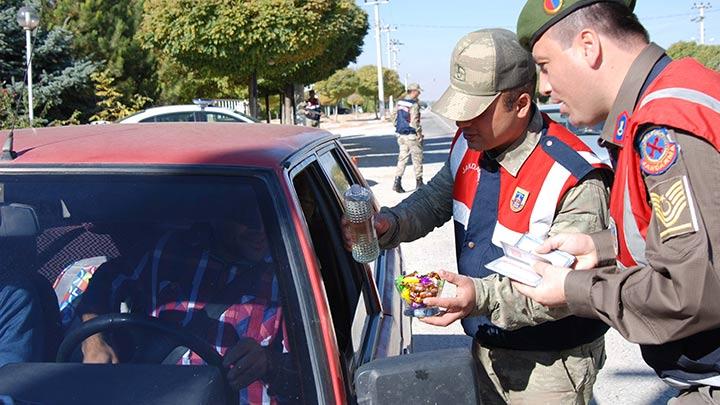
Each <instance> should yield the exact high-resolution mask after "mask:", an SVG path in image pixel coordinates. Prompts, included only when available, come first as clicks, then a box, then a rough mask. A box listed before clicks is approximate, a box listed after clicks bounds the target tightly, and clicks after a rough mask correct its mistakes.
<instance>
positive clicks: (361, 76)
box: [356, 65, 405, 107]
mask: <svg viewBox="0 0 720 405" xmlns="http://www.w3.org/2000/svg"><path fill="white" fill-rule="evenodd" d="M356 74H357V78H358V83H359V84H358V88H357V92H358V94H360V95H361V96H363V97H364V98H365V100H368V101H370V100H377V93H378V83H377V68H376V67H375V66H374V65H365V66H363V67H361V68H359V69H358V70H357V72H356ZM383 90H384V93H385V100H384V101H385V102H387V101H388V98H389V97H390V96H393V98H395V99H396V100H397V99H398V98H400V97H402V96H403V95H404V94H405V86H403V84H402V83H401V82H400V76H399V75H398V73H397V72H396V71H394V70H392V69H387V68H383ZM372 106H373V107H375V104H374V103H373V104H372Z"/></svg>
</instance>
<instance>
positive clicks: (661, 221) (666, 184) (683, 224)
mask: <svg viewBox="0 0 720 405" xmlns="http://www.w3.org/2000/svg"><path fill="white" fill-rule="evenodd" d="M650 200H651V202H652V208H653V217H654V218H655V221H656V222H657V226H658V233H659V234H660V239H661V240H662V241H663V242H665V241H667V240H668V239H670V238H673V237H675V236H681V235H685V234H689V233H694V232H697V231H698V230H699V227H698V220H697V213H696V212H695V205H694V204H695V203H694V201H693V196H692V192H691V190H690V185H689V183H688V180H687V176H677V177H672V178H670V179H668V180H665V181H663V182H661V183H658V184H656V185H655V186H654V187H653V188H652V189H650Z"/></svg>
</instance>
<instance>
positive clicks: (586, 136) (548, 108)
mask: <svg viewBox="0 0 720 405" xmlns="http://www.w3.org/2000/svg"><path fill="white" fill-rule="evenodd" d="M538 107H539V108H540V111H541V112H544V113H545V114H547V115H548V116H550V118H551V119H552V120H553V121H555V122H557V123H559V124H562V125H563V126H565V127H566V128H567V129H569V130H570V131H571V132H572V133H574V134H575V135H577V136H578V137H579V138H580V139H581V140H582V141H583V142H585V144H586V145H587V146H589V147H590V149H592V151H593V152H594V153H595V155H597V157H599V158H600V159H601V160H602V161H603V162H604V163H607V164H608V165H610V155H609V154H608V151H607V149H605V148H603V147H602V146H600V144H599V143H598V140H599V139H600V133H602V127H603V125H602V124H599V125H596V126H594V127H576V126H574V125H573V124H571V123H570V121H568V117H567V115H564V114H560V104H545V105H539V106H538Z"/></svg>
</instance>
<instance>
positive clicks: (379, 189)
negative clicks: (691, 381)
mask: <svg viewBox="0 0 720 405" xmlns="http://www.w3.org/2000/svg"><path fill="white" fill-rule="evenodd" d="M422 124H423V129H424V133H425V153H424V165H423V170H424V177H425V180H426V181H427V180H429V179H430V178H432V176H433V175H435V173H437V172H438V171H439V170H440V168H441V167H442V165H443V163H444V162H445V160H446V159H447V155H448V152H449V150H450V143H451V141H452V136H453V134H454V132H455V125H454V123H453V122H450V121H447V120H445V119H443V118H441V117H440V116H438V115H436V114H433V113H432V112H430V111H427V112H425V113H424V114H423V118H422ZM332 132H334V133H338V134H340V135H341V141H342V143H343V144H344V146H345V148H346V149H347V150H348V152H349V153H350V154H351V155H352V156H356V157H358V158H359V161H358V166H359V167H360V171H361V172H362V173H363V175H364V176H365V178H366V179H367V180H368V182H369V184H370V186H371V188H372V190H373V193H374V194H375V196H376V197H377V199H378V201H379V202H380V204H381V205H386V206H393V205H395V204H397V203H399V202H400V201H401V200H402V199H403V198H405V197H407V196H408V195H410V193H411V192H412V190H413V189H414V186H415V177H414V174H413V169H412V165H410V164H409V165H408V167H407V168H406V170H405V175H404V176H403V187H404V188H405V190H407V191H408V192H407V193H405V194H398V193H395V192H394V191H392V190H391V187H392V183H393V178H394V171H395V170H394V167H395V164H396V162H397V160H396V159H397V143H396V140H395V135H394V133H393V129H392V126H391V125H390V124H389V123H379V122H378V121H367V122H364V123H357V125H355V126H353V127H347V128H337V129H333V130H332ZM402 249H403V256H404V259H405V268H406V270H407V271H408V272H411V271H415V270H418V271H422V272H427V271H432V270H437V269H444V270H448V271H455V272H456V271H457V266H456V263H455V247H454V242H453V229H452V223H451V222H448V223H446V224H445V225H444V226H443V227H441V228H438V229H436V230H434V231H433V232H431V233H430V234H429V235H427V236H426V237H424V238H422V239H419V240H417V241H415V242H412V243H406V244H403V245H402ZM445 293H446V294H451V295H452V294H453V291H452V290H451V289H450V288H448V291H447V292H445ZM413 341H414V342H413V350H414V351H428V350H435V349H442V348H449V347H460V346H466V345H469V344H470V338H469V337H467V336H465V335H464V334H463V332H462V328H461V327H460V325H459V322H456V323H455V324H453V325H450V326H449V327H447V328H438V327H433V326H429V325H426V324H424V323H421V322H418V321H417V320H415V321H413ZM606 348H607V357H608V358H607V361H606V363H605V367H604V368H603V370H602V371H601V372H600V374H599V376H598V381H597V383H596V384H595V388H594V396H595V398H594V403H595V404H601V405H605V404H608V405H610V404H655V403H665V402H667V400H668V399H669V398H670V397H671V396H673V395H675V391H674V390H672V389H670V388H669V387H668V386H667V385H665V384H664V383H663V382H661V381H660V380H659V379H658V378H657V377H656V376H655V373H654V372H653V371H652V370H651V369H650V368H649V367H647V365H645V363H644V362H643V360H642V357H641V356H640V350H639V349H638V346H637V345H633V344H631V343H628V342H627V341H625V340H624V339H623V338H622V337H621V336H620V335H619V334H618V333H617V332H615V331H614V330H611V331H610V332H608V334H607V335H606Z"/></svg>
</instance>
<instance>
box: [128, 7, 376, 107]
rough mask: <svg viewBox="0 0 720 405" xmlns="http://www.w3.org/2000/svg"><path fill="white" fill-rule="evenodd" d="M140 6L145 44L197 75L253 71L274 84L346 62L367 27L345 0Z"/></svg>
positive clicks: (233, 80)
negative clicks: (143, 10)
mask: <svg viewBox="0 0 720 405" xmlns="http://www.w3.org/2000/svg"><path fill="white" fill-rule="evenodd" d="M144 7H145V8H144V9H145V18H144V20H143V22H142V24H141V33H142V38H143V39H144V41H145V46H146V47H149V48H153V49H156V50H157V51H158V52H159V53H161V54H163V55H166V56H167V57H168V58H169V59H172V60H174V61H176V62H178V63H179V64H180V65H182V66H183V67H184V68H186V69H188V70H189V71H192V72H195V73H196V74H197V78H198V79H199V80H202V79H203V78H209V79H222V80H226V81H227V82H228V83H229V84H238V83H247V81H248V79H249V78H250V76H251V74H252V73H253V72H256V73H257V75H258V77H259V78H263V79H266V80H270V81H273V82H275V83H276V84H275V85H273V86H269V87H275V88H280V89H282V88H285V87H286V85H288V84H290V83H293V82H297V83H311V82H314V81H316V80H320V79H324V78H326V77H328V76H330V75H331V74H332V73H333V72H334V71H335V70H337V69H338V68H341V67H344V66H346V65H347V64H348V63H349V62H351V61H353V60H354V59H355V58H356V57H357V55H359V54H360V51H361V47H362V39H363V37H364V36H365V33H366V32H367V28H368V26H367V16H366V14H365V13H364V12H363V11H362V10H361V9H360V8H359V7H358V6H357V5H355V3H354V2H353V1H352V0H322V1H321V0H309V1H303V2H298V1H294V0H245V1H241V2H227V1H217V0H214V1H204V2H196V1H190V0H180V1H168V0H145V5H144ZM231 87H232V86H231ZM208 96H209V95H208Z"/></svg>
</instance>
